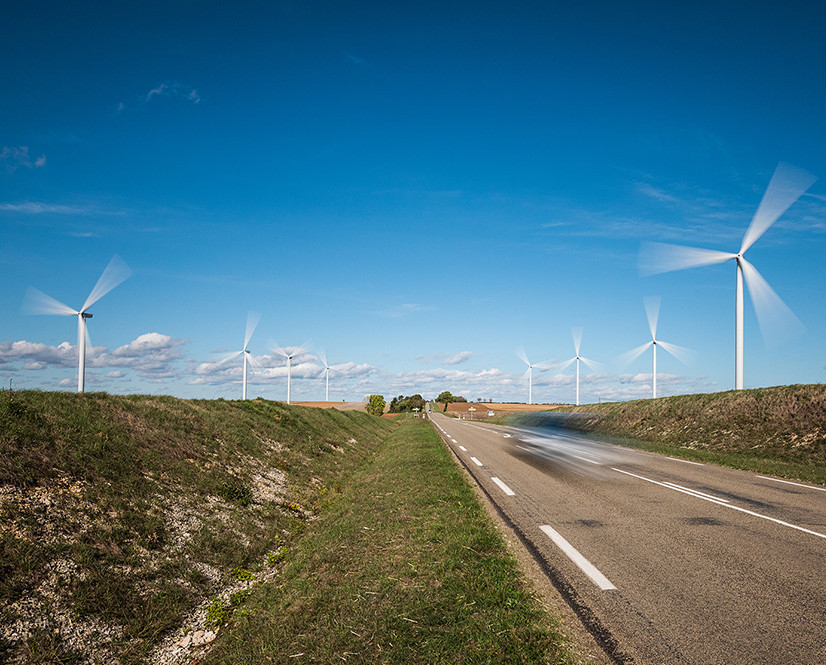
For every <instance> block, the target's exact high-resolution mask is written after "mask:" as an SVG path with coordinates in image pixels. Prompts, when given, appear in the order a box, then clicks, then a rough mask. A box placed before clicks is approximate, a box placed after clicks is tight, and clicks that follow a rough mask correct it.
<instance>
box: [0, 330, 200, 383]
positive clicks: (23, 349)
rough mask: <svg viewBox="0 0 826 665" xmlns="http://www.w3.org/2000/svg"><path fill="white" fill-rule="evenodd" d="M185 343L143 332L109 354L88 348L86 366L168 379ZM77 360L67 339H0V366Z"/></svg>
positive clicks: (68, 364) (70, 364)
mask: <svg viewBox="0 0 826 665" xmlns="http://www.w3.org/2000/svg"><path fill="white" fill-rule="evenodd" d="M186 343H187V340H183V339H175V338H172V337H170V336H169V335H162V334H160V333H146V334H144V335H140V336H139V337H137V338H136V339H135V340H134V341H132V342H130V343H129V344H125V345H124V346H121V347H119V348H117V349H115V350H114V351H112V352H111V353H110V352H109V351H108V350H107V349H106V347H102V346H94V347H90V348H89V349H87V351H86V367H87V369H91V368H107V367H116V368H119V369H120V374H119V375H120V376H123V370H131V371H134V372H137V373H138V374H139V375H140V376H141V377H143V378H145V379H157V378H158V377H164V378H172V377H176V376H178V374H179V371H178V369H177V368H176V363H177V362H178V361H179V360H181V359H182V358H183V357H184V356H183V354H182V353H181V351H180V347H182V346H183V345H185V344H186ZM77 362H78V360H77V345H76V344H71V343H69V342H61V343H60V344H58V345H57V346H49V345H48V344H41V343H39V342H27V341H25V340H20V341H17V342H0V365H3V366H16V365H20V369H24V370H44V369H47V368H49V367H59V368H76V367H77ZM110 374H111V373H110ZM112 376H113V377H114V376H115V374H112Z"/></svg>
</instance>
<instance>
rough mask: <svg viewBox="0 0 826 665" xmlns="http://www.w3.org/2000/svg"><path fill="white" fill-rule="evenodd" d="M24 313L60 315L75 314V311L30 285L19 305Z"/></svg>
mask: <svg viewBox="0 0 826 665" xmlns="http://www.w3.org/2000/svg"><path fill="white" fill-rule="evenodd" d="M21 309H22V311H23V313H24V314H59V315H61V316H70V315H74V316H77V311H76V310H74V309H72V308H71V307H69V306H68V305H64V304H63V303H62V302H60V301H59V300H55V299H54V298H52V297H51V296H47V295H46V294H45V293H43V291H39V290H38V289H36V288H34V287H33V286H30V287H29V288H28V289H26V295H25V297H24V298H23V305H22V307H21Z"/></svg>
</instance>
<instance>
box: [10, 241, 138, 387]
mask: <svg viewBox="0 0 826 665" xmlns="http://www.w3.org/2000/svg"><path fill="white" fill-rule="evenodd" d="M131 275H132V269H131V268H130V267H129V266H128V265H126V262H125V261H124V260H123V259H122V258H120V257H119V256H118V255H117V254H115V255H114V256H113V257H112V258H111V260H110V261H109V264H108V265H107V266H106V268H105V269H104V271H103V273H102V274H101V276H100V278H99V279H98V281H97V284H95V286H94V288H93V289H92V291H91V293H90V294H89V297H88V298H86V302H84V303H83V307H81V308H80V310H74V309H72V308H71V307H69V306H68V305H64V304H63V303H62V302H60V301H59V300H55V299H54V298H52V297H51V296H47V295H46V294H45V293H43V292H42V291H38V290H37V289H35V288H34V287H31V286H30V287H29V288H28V290H27V291H26V297H25V299H24V300H23V310H24V311H25V312H27V313H29V314H57V315H61V316H77V391H78V392H79V393H82V392H83V391H84V389H85V387H86V319H91V318H92V315H91V314H90V313H89V312H88V311H86V310H88V309H89V308H90V307H91V306H92V305H94V304H95V303H96V302H97V301H98V300H100V299H101V298H102V297H103V296H105V295H106V294H107V293H109V291H111V290H112V289H114V288H115V287H116V286H118V284H120V283H122V282H123V281H125V280H127V279H128V278H129V277H131Z"/></svg>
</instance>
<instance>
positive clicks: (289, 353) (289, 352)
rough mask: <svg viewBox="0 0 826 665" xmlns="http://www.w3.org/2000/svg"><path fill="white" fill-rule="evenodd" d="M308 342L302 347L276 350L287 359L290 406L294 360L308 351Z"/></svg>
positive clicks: (279, 347)
mask: <svg viewBox="0 0 826 665" xmlns="http://www.w3.org/2000/svg"><path fill="white" fill-rule="evenodd" d="M306 344H307V343H306V342H304V344H302V345H301V346H287V347H281V346H278V347H276V349H275V352H276V353H278V354H279V355H282V356H284V357H285V358H286V359H287V404H290V383H291V380H292V362H293V358H295V357H296V356H300V355H301V354H302V353H306V351H307V349H306V348H305V347H306Z"/></svg>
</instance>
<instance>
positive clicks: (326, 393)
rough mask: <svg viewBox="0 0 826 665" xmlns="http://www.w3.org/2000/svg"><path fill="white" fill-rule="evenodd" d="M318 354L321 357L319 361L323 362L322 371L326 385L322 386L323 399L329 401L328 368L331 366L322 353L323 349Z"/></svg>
mask: <svg viewBox="0 0 826 665" xmlns="http://www.w3.org/2000/svg"><path fill="white" fill-rule="evenodd" d="M319 355H320V357H321V362H323V363H324V370H323V372H324V378H325V382H326V385H325V388H324V401H325V402H329V401H330V370H331V369H332V368H331V367H330V366H329V365H328V364H327V356H326V355H324V351H322V352H321V353H320V354H319Z"/></svg>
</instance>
